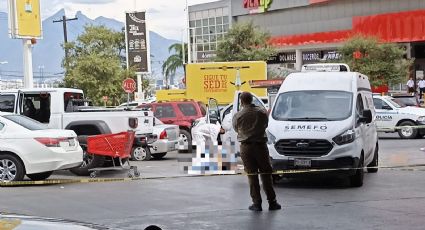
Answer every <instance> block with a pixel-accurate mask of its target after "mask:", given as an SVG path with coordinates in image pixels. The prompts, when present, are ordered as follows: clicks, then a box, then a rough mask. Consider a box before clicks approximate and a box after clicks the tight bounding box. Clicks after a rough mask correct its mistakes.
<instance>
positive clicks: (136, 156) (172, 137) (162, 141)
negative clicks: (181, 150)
mask: <svg viewBox="0 0 425 230" xmlns="http://www.w3.org/2000/svg"><path fill="white" fill-rule="evenodd" d="M155 123H156V124H157V125H155V126H154V127H153V131H152V133H153V135H154V136H155V137H156V138H154V139H153V140H152V141H148V146H149V148H145V147H142V146H138V147H135V148H133V150H132V153H131V158H132V160H136V161H147V160H150V159H151V158H152V157H153V158H154V159H161V158H163V157H164V156H165V155H167V153H168V152H172V151H175V150H177V149H178V145H179V143H180V141H181V138H180V135H179V133H180V129H179V126H178V125H168V124H163V123H162V122H161V121H160V120H159V119H157V118H155ZM138 135H139V134H138V133H136V136H138Z"/></svg>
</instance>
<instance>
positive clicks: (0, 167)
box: [0, 154, 25, 182]
mask: <svg viewBox="0 0 425 230" xmlns="http://www.w3.org/2000/svg"><path fill="white" fill-rule="evenodd" d="M24 176H25V169H24V165H23V164H22V162H21V161H20V160H19V159H18V158H17V157H15V156H12V155H6V154H0V181H1V182H9V181H21V180H23V179H24Z"/></svg>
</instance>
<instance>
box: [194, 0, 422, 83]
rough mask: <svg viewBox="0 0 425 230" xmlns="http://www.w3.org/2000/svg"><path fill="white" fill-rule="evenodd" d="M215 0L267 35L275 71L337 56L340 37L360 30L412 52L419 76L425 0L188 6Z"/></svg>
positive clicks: (263, 0) (272, 0)
mask: <svg viewBox="0 0 425 230" xmlns="http://www.w3.org/2000/svg"><path fill="white" fill-rule="evenodd" d="M215 3H217V4H218V3H219V4H221V5H227V6H228V7H229V14H230V16H229V17H230V18H231V20H230V23H229V24H231V23H235V22H248V21H252V22H253V23H254V24H255V25H257V26H258V27H260V28H262V29H263V30H265V31H268V32H269V33H270V34H271V35H272V39H271V40H270V43H271V44H273V45H274V46H275V47H276V48H277V49H278V50H279V53H278V54H277V55H276V56H274V57H271V58H270V60H269V67H271V68H272V69H274V70H275V71H277V72H279V71H289V70H291V69H295V70H299V69H300V68H301V66H302V64H306V63H315V62H320V61H322V60H338V59H340V57H341V56H340V54H339V53H338V52H337V50H338V47H340V46H341V45H342V44H343V42H344V41H346V40H347V39H348V38H350V37H351V36H353V35H356V34H365V35H372V36H376V37H379V38H380V39H381V40H383V41H385V42H394V43H399V44H403V45H404V46H405V47H406V50H407V57H408V58H411V57H412V58H415V66H414V68H415V75H416V77H418V78H420V77H422V76H423V71H424V70H425V1H424V0H227V1H219V2H213V3H208V4H201V5H196V6H192V7H191V8H190V9H189V11H190V10H193V9H203V10H208V7H209V6H213V5H214V4H215ZM212 48H213V47H212ZM208 52H209V53H210V54H211V55H213V52H214V51H213V50H212V49H210V50H209V51H208ZM276 74H278V75H279V74H281V73H276Z"/></svg>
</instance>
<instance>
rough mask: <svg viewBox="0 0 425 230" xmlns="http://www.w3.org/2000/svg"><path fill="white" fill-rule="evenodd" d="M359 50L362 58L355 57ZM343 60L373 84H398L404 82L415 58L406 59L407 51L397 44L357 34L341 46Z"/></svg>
mask: <svg viewBox="0 0 425 230" xmlns="http://www.w3.org/2000/svg"><path fill="white" fill-rule="evenodd" d="M357 51H359V52H360V53H361V57H360V58H357V59H356V58H354V56H355V55H354V53H355V52H357ZM340 52H341V53H342V54H343V61H344V63H347V64H348V65H349V66H350V68H351V69H352V71H356V72H360V73H363V74H365V75H367V76H368V77H369V80H370V82H371V84H372V85H373V86H379V85H384V84H397V83H401V82H404V81H405V80H406V79H407V78H408V76H409V71H410V67H411V66H412V64H413V60H406V59H405V58H404V57H403V56H404V55H405V53H406V51H405V50H404V49H403V48H402V47H400V46H399V45H397V44H391V43H379V41H378V40H377V39H376V38H374V37H364V36H356V37H353V38H351V39H350V40H348V41H347V42H346V43H345V44H344V46H343V47H341V48H340Z"/></svg>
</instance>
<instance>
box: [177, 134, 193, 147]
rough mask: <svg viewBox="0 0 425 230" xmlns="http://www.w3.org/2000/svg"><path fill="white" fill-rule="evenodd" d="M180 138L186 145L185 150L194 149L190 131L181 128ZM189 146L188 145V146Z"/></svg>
mask: <svg viewBox="0 0 425 230" xmlns="http://www.w3.org/2000/svg"><path fill="white" fill-rule="evenodd" d="M179 136H180V139H181V143H182V144H183V145H184V146H185V150H191V149H192V136H191V135H190V133H189V132H188V131H186V130H184V129H180V135H179ZM186 146H187V147H186Z"/></svg>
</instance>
